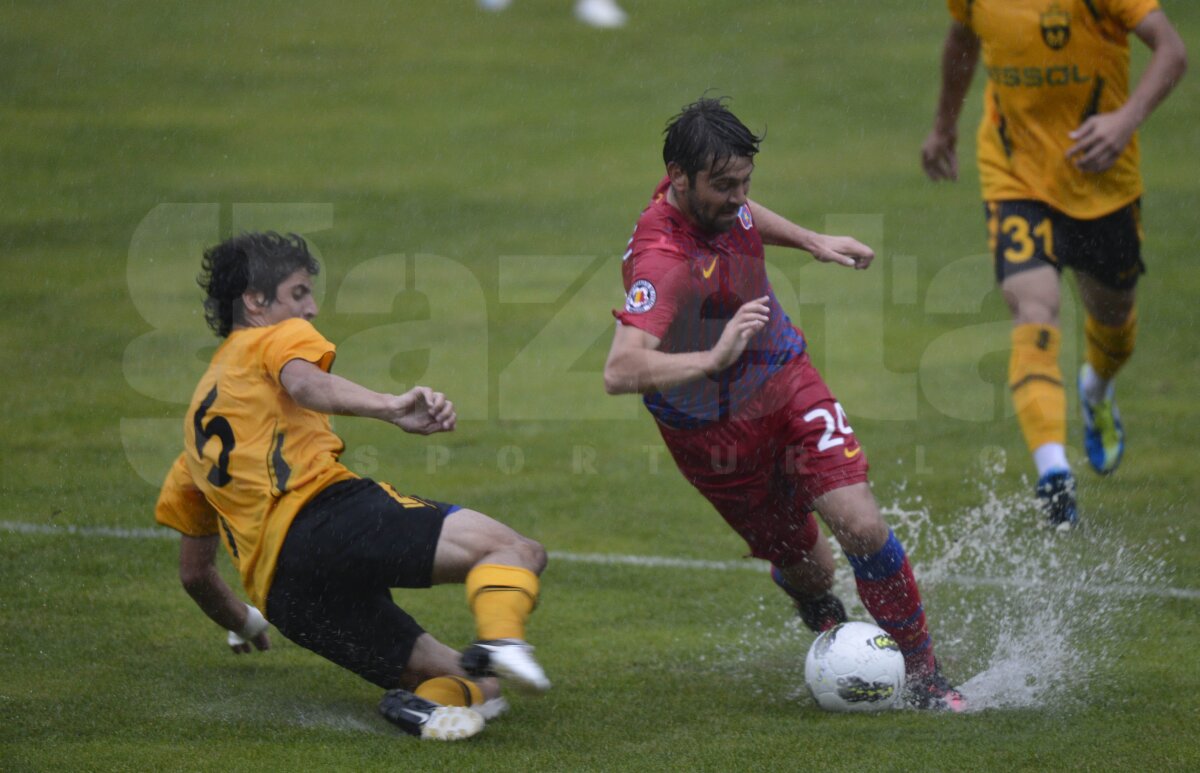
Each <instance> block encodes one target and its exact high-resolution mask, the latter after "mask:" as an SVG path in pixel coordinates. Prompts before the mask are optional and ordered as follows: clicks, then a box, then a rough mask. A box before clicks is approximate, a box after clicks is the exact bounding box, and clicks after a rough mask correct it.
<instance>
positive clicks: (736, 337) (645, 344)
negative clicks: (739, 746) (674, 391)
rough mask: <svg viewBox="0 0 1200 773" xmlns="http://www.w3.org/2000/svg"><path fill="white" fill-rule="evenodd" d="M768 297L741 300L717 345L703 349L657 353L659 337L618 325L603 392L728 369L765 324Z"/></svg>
mask: <svg viewBox="0 0 1200 773" xmlns="http://www.w3.org/2000/svg"><path fill="white" fill-rule="evenodd" d="M768 300H769V298H768V297H766V296H764V297H762V298H755V299H754V300H752V301H750V302H748V303H745V304H742V306H741V307H740V308H739V309H738V310H737V312H735V313H734V315H733V317H732V318H731V319H730V320H729V322H727V323H726V324H725V330H724V331H723V332H722V333H721V337H720V339H718V341H717V344H716V346H714V347H713V348H712V349H710V350H708V351H704V352H678V353H669V352H660V351H658V347H659V345H660V344H662V340H661V339H659V338H656V337H655V336H652V335H650V334H649V333H647V332H646V331H644V330H641V329H639V328H636V327H634V326H632V325H622V324H620V323H618V324H617V332H616V333H615V334H614V335H613V343H612V349H610V350H609V352H608V361H607V362H606V363H604V390H605V391H606V392H608V393H609V394H610V395H620V394H628V393H631V392H654V391H657V390H663V389H670V388H671V387H674V386H679V385H680V384H686V383H688V382H691V381H696V380H697V379H701V378H704V377H706V376H708V375H710V374H713V373H718V372H720V371H722V370H724V369H725V368H728V367H729V366H730V365H732V364H733V363H734V362H735V361H737V358H738V357H741V356H742V352H744V351H746V346H747V345H748V344H749V343H750V339H751V338H753V337H754V334H755V333H757V332H758V331H760V330H762V329H763V327H765V326H766V324H767V315H768V313H769V309H768V307H767V301H768Z"/></svg>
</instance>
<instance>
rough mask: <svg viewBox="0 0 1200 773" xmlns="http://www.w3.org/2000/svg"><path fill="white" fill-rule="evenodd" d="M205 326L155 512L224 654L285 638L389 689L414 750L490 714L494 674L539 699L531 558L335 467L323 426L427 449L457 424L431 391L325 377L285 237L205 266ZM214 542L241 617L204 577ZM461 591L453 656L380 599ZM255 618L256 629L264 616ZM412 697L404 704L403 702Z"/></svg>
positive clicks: (468, 515) (486, 530) (483, 525)
mask: <svg viewBox="0 0 1200 773" xmlns="http://www.w3.org/2000/svg"><path fill="white" fill-rule="evenodd" d="M203 270H204V273H203V274H202V275H201V277H200V284H201V286H202V287H203V288H204V289H205V292H206V293H207V298H206V300H205V302H204V307H205V316H206V318H207V320H208V323H209V325H210V326H211V327H212V329H213V331H214V332H215V333H216V334H217V335H218V336H219V337H221V338H222V339H224V340H223V342H222V343H221V345H220V346H219V347H218V349H217V351H216V353H215V354H214V355H213V358H212V362H211V363H210V365H209V367H208V370H207V372H206V373H205V374H204V377H203V378H202V379H201V380H200V383H199V385H198V386H197V387H196V391H195V394H194V395H193V397H192V401H191V405H190V407H189V408H188V412H187V414H186V416H185V418H184V421H183V426H182V429H183V446H184V452H183V453H182V454H181V455H180V456H179V458H178V459H177V460H176V462H175V464H174V465H173V466H172V468H171V470H170V472H169V473H168V474H167V478H166V481H165V482H164V484H163V488H162V492H161V493H160V495H159V499H158V504H157V506H156V508H155V518H156V519H157V520H158V522H159V523H161V524H163V525H166V526H170V527H172V528H174V529H176V530H177V531H179V532H180V533H181V535H182V538H181V543H180V551H179V576H180V579H181V581H182V582H183V586H184V588H185V589H186V590H187V592H188V594H189V595H190V596H191V597H192V598H193V599H194V600H195V602H196V604H197V605H199V607H200V608H201V609H202V610H203V611H204V613H205V614H207V615H208V616H209V617H210V618H211V619H212V620H213V621H215V622H216V623H217V624H218V625H220V626H222V627H223V628H226V629H228V631H229V634H228V641H229V645H230V647H232V648H233V650H234V652H249V651H250V649H251V647H250V645H251V644H253V645H254V646H255V647H257V648H258V649H260V650H265V649H268V648H269V646H270V641H269V639H268V637H267V627H268V623H267V621H268V620H269V621H270V622H271V623H272V624H274V625H275V627H276V628H277V629H278V630H279V631H280V632H281V633H282V634H283V635H284V636H287V637H288V638H289V639H291V640H292V641H294V642H296V643H297V644H299V645H300V646H302V647H305V648H307V649H309V650H312V651H313V652H316V653H317V654H319V655H321V656H323V657H325V658H327V659H329V660H331V661H333V662H334V663H337V664H338V665H340V666H343V667H344V668H347V669H349V670H351V671H353V672H354V673H356V674H358V675H359V676H361V677H363V678H364V679H367V680H368V681H370V682H373V683H374V684H376V685H378V686H380V687H382V688H383V689H385V690H387V692H386V693H385V695H384V697H383V700H382V701H381V703H380V706H379V708H380V712H381V713H382V714H383V715H384V716H385V717H386V718H387V719H388V720H390V721H392V722H394V723H395V724H397V725H398V726H400V728H401V729H403V730H404V731H406V732H408V733H410V734H412V735H418V736H421V737H422V738H436V739H440V740H458V739H460V738H467V737H470V736H472V735H474V734H476V733H478V732H479V731H480V730H481V729H482V728H483V724H484V720H485V718H487V717H490V716H493V715H494V714H496V713H498V712H499V711H501V710H503V708H504V706H505V704H504V702H503V699H502V698H500V689H499V684H498V682H497V680H496V679H495V678H494V677H495V676H500V677H504V678H507V679H510V680H512V681H513V682H514V683H515V684H517V685H518V686H520V687H524V688H527V689H529V690H531V691H534V692H542V691H545V690H546V689H548V688H549V686H550V683H549V681H548V680H547V679H546V676H545V674H544V673H543V671H542V669H541V666H539V665H538V663H537V661H536V660H534V658H533V655H532V647H530V646H529V645H528V644H526V643H525V622H526V619H527V618H528V617H529V614H530V612H531V611H532V610H533V607H534V605H535V604H536V602H537V597H538V587H539V581H538V577H539V575H540V574H541V572H542V570H543V569H544V568H545V566H546V551H545V550H544V549H543V548H542V546H541V545H540V544H538V543H537V542H534V541H533V540H530V539H527V538H525V537H522V536H521V535H520V534H518V533H517V532H515V531H513V530H512V529H511V528H509V527H508V526H505V525H504V524H502V523H500V522H498V521H495V520H493V519H491V518H489V517H488V516H486V515H483V514H482V513H479V512H475V511H473V510H468V509H465V508H462V507H459V506H457V505H449V504H444V503H441V502H435V501H433V500H427V499H421V498H418V497H414V496H407V495H402V494H399V493H397V492H396V491H395V490H394V489H392V488H391V487H390V486H388V485H387V484H386V483H376V482H375V481H372V480H369V479H366V478H360V477H359V476H358V475H355V474H354V473H353V472H351V471H350V470H349V469H347V468H346V467H344V466H343V465H342V464H341V463H340V462H339V461H338V456H339V455H340V454H341V452H342V448H343V444H342V441H341V439H340V438H338V436H337V435H335V434H334V433H333V431H332V429H331V427H330V423H329V416H330V415H331V414H337V415H349V416H363V417H368V418H374V419H379V420H382V421H386V422H388V423H390V424H394V425H395V426H397V427H399V428H400V429H402V430H404V431H405V432H410V433H415V434H419V435H428V434H432V433H435V432H450V431H452V430H453V429H454V427H455V420H456V417H455V412H454V405H453V403H451V402H450V401H449V400H447V399H446V397H445V395H443V394H442V393H440V392H435V391H433V390H432V389H430V388H428V387H415V388H413V389H411V390H409V391H408V392H405V393H404V394H402V395H390V394H382V393H379V392H374V391H372V390H370V389H367V388H365V387H362V386H360V385H358V384H356V383H354V382H352V381H348V380H347V379H344V378H341V377H339V376H335V375H333V374H332V373H331V372H330V368H331V367H332V365H333V360H334V356H335V347H334V345H333V344H331V343H329V342H328V341H326V340H325V339H324V338H323V337H322V336H321V334H320V333H318V332H317V330H316V328H314V327H313V325H312V320H313V319H314V318H315V317H316V315H317V304H316V302H315V300H314V299H313V295H312V277H313V276H314V275H315V274H316V273H317V272H318V271H319V265H318V263H317V261H316V259H315V258H313V257H312V255H311V254H310V253H309V250H308V246H307V245H306V244H305V243H304V240H303V239H301V238H300V237H299V236H295V235H288V236H280V235H278V234H274V233H251V234H243V235H241V236H238V237H235V238H233V239H229V240H228V241H225V242H222V243H221V244H218V245H217V246H215V247H213V248H211V249H209V250H208V251H206V252H205V255H204V262H203ZM218 542H220V543H222V544H223V545H224V547H225V549H226V551H227V552H228V553H229V555H230V556H231V557H232V559H233V563H234V566H235V567H236V568H237V570H238V573H239V574H240V575H241V580H242V584H243V586H244V587H245V590H246V592H247V593H248V594H249V596H250V600H251V602H252V603H253V606H251V605H247V604H244V603H242V602H241V601H240V600H239V599H238V598H237V596H236V595H235V594H234V592H233V591H232V590H231V589H230V588H229V586H228V585H227V584H226V583H225V582H224V580H222V578H221V576H220V574H218V572H217V570H216V566H215V559H216V554H217V544H218ZM456 582H461V583H465V584H466V588H467V599H468V603H469V605H470V607H471V611H472V612H473V613H474V615H475V622H476V628H477V631H478V634H479V641H477V642H475V643H474V644H473V645H471V646H470V647H468V648H467V650H466V651H464V653H462V655H460V654H459V653H458V652H457V651H455V650H453V649H451V648H450V647H448V646H446V645H445V644H442V643H441V642H439V641H438V640H437V639H435V638H433V636H431V635H430V634H428V633H426V632H425V631H424V630H423V629H422V628H421V626H420V625H419V624H418V623H417V622H416V621H415V620H414V619H413V618H412V617H410V616H409V615H408V614H407V613H406V612H405V611H404V610H402V609H401V608H400V607H398V606H397V605H396V604H394V603H393V602H392V598H391V593H390V590H389V589H390V588H394V587H409V588H422V587H429V586H430V585H433V584H441V583H456ZM260 608H261V609H262V610H264V611H265V617H264V614H263V612H260V611H259V609H260ZM410 690H411V691H412V692H409V691H410Z"/></svg>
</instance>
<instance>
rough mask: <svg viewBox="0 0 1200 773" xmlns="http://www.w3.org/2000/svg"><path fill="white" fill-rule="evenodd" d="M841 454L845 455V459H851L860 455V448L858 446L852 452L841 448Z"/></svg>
mask: <svg viewBox="0 0 1200 773" xmlns="http://www.w3.org/2000/svg"><path fill="white" fill-rule="evenodd" d="M842 453H843V454H845V455H846V458H847V459H853V458H854V457H856V456H858V455H859V454H861V453H862V446H859V447H858V448H856V449H854V450H853V451H851V450H850V449H849V448H843V449H842Z"/></svg>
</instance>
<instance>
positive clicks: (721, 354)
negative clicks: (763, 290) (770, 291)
mask: <svg viewBox="0 0 1200 773" xmlns="http://www.w3.org/2000/svg"><path fill="white" fill-rule="evenodd" d="M770 300H771V297H770V296H769V295H764V296H763V297H761V298H755V299H754V300H752V301H748V302H746V303H743V304H742V305H741V306H740V307H739V308H738V310H737V311H736V312H734V315H733V317H732V318H731V319H730V320H729V322H727V323H725V330H723V331H722V332H721V337H720V338H719V339H718V340H717V345H716V346H714V347H713V348H712V355H713V366H712V370H711V371H710V372H712V373H716V372H718V371H722V370H725V369H726V368H728V367H729V366H730V365H732V364H733V363H735V362H737V358H738V357H741V356H742V352H744V351H746V347H747V346H748V345H749V344H750V339H751V338H753V337H754V336H755V334H756V333H758V331H760V330H762V329H763V328H764V327H766V326H767V320H768V319H770V314H771V310H770V307H769V306H767V303H768V301H770Z"/></svg>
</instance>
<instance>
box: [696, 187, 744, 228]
mask: <svg viewBox="0 0 1200 773" xmlns="http://www.w3.org/2000/svg"><path fill="white" fill-rule="evenodd" d="M685 195H686V196H687V203H688V209H689V210H690V211H691V213H692V219H693V220H694V221H695V222H696V225H698V226H700V228H701V229H702V230H704V231H707V232H708V233H714V234H720V233H725V232H726V231H728V230H729V229H730V228H733V224H734V223H735V222H737V209H734V210H733V211H732V212H728V211H726V209H725V205H724V203H722V204H720V205H717V206H712V207H705V205H704V202H702V201H701V200H700V197H699V196H698V195H697V194H696V190H695V189H694V188H689V189H688V191H687V193H686V194H685ZM723 219H724V220H723ZM725 220H727V221H728V222H725Z"/></svg>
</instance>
